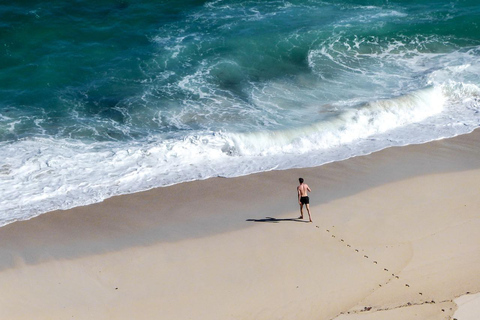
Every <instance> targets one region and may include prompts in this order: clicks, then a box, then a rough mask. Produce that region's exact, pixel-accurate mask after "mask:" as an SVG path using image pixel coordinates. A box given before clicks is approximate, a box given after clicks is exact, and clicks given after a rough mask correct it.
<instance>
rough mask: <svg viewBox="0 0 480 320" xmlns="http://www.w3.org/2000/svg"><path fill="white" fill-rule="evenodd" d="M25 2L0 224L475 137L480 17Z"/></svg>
mask: <svg viewBox="0 0 480 320" xmlns="http://www.w3.org/2000/svg"><path fill="white" fill-rule="evenodd" d="M18 3H19V4H16V3H15V2H12V3H9V4H2V5H0V94H1V99H0V155H1V157H0V194H1V196H0V225H4V224H7V223H10V222H12V221H15V220H24V219H28V218H31V217H33V216H36V215H39V214H41V213H44V212H46V211H50V210H53V209H66V208H71V207H74V206H79V205H84V204H89V203H93V202H98V201H101V200H103V199H105V198H108V197H110V196H113V195H119V194H125V193H132V192H136V191H141V190H146V189H150V188H153V187H158V186H166V185H171V184H175V183H180V182H184V181H190V180H196V179H205V178H208V177H214V176H224V177H233V176H239V175H245V174H249V173H253V172H261V171H267V170H276V169H287V168H294V167H310V166H318V165H321V164H323V163H327V162H331V161H337V160H341V159H345V158H349V157H354V156H358V155H363V154H368V153H371V152H373V151H376V150H380V149H383V148H387V147H390V146H399V145H408V144H414V143H422V142H427V141H431V140H435V139H441V138H445V137H451V136H455V135H458V134H463V133H468V132H470V131H472V130H473V129H475V128H477V127H479V126H480V113H479V111H480V3H479V2H478V1H473V0H470V1H461V0H453V1H434V0H426V1H406V0H403V1H387V0H384V1H380V0H377V1H374V0H372V1H368V0H365V1H360V0H356V1H355V0H349V1H347V0H343V1H329V0H324V1H318V0H297V1H294V0H292V1H286V0H282V1H275V0H273V1H263V0H257V1H253V0H252V1H234V0H216V1H193V0H191V1H187V0H175V1H173V0H172V1H133V0H132V1H103V0H97V1H88V0H77V1H66V0H60V1H18ZM292 183H294V182H292Z"/></svg>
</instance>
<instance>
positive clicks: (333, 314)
mask: <svg viewBox="0 0 480 320" xmlns="http://www.w3.org/2000/svg"><path fill="white" fill-rule="evenodd" d="M479 143H480V131H479V130H477V131H474V132H473V133H470V134H468V135H463V136H457V137H454V138H450V139H445V140H438V141H433V142H430V143H427V144H422V145H410V146H406V147H394V148H388V149H383V150H381V151H378V152H376V153H373V154H370V155H366V156H361V157H356V158H350V159H347V160H344V161H340V162H334V163H329V164H326V165H323V166H320V167H316V168H303V169H289V170H285V171H269V172H263V173H258V174H253V175H248V176H243V177H237V178H211V179H208V180H202V181H193V182H187V183H181V184H177V185H173V186H170V187H162V188H157V189H152V190H149V191H144V192H140V193H135V194H129V195H122V196H117V197H113V198H109V199H107V200H105V201H104V202H102V203H97V204H93V205H89V206H85V207H77V208H73V209H70V210H66V211H54V212H50V213H47V214H42V215H40V216H38V217H36V218H33V219H31V220H26V221H19V222H14V223H11V224H9V225H6V226H4V227H2V228H0V241H1V242H2V248H1V249H0V257H1V258H0V284H1V287H2V288H4V289H3V290H5V292H9V293H12V294H13V295H9V296H8V297H5V298H4V299H3V300H1V301H0V310H1V311H0V315H2V317H6V318H14V319H29V318H31V317H32V316H34V318H36V319H47V318H48V317H50V316H53V315H55V316H58V318H64V317H66V316H71V315H75V318H80V319H86V318H89V319H109V318H115V319H129V318H131V317H133V316H135V317H136V318H137V319H150V318H152V317H153V318H155V317H157V318H158V316H160V315H161V316H163V317H164V318H176V319H188V318H191V317H194V318H196V319H229V318H232V319H237V318H239V319H272V317H273V318H275V317H283V318H288V319H312V317H316V318H319V319H338V320H344V319H345V320H353V319H380V318H381V316H385V315H387V314H388V317H389V319H401V318H402V317H403V318H405V316H406V315H410V313H412V314H413V313H415V314H421V315H426V314H432V315H433V316H432V319H448V318H446V316H451V315H453V313H454V312H455V310H456V305H455V303H454V302H453V299H454V298H457V297H459V296H462V295H464V294H465V293H466V292H467V291H468V292H472V293H476V292H479V291H480V281H479V280H477V279H476V277H475V276H474V275H475V270H478V267H479V266H480V254H479V253H478V252H479V251H480V250H478V249H479V243H480V236H478V235H477V232H475V230H478V228H477V229H476V227H478V226H480V216H479V215H478V213H477V212H476V210H475V208H478V205H479V204H480V203H479V200H477V197H476V192H475V190H477V189H476V188H477V187H478V185H477V181H479V180H478V179H480V150H477V148H476V147H477V146H478V145H479ZM300 176H302V177H304V178H305V180H306V182H307V183H308V184H309V186H310V187H311V188H312V189H313V192H312V193H311V200H312V201H311V208H312V215H313V221H314V223H313V224H309V223H306V220H305V221H299V220H298V219H296V217H298V215H299V212H298V204H297V202H296V191H295V190H296V186H297V183H298V177H300ZM385 269H387V270H388V271H385ZM39 278H41V279H42V280H41V281H39V282H38V283H35V282H34V281H36V279H39ZM7 290H8V291H7ZM47 291H48V292H47ZM19 296H22V297H26V298H25V299H24V301H19V299H16V298H15V297H19ZM67 298H68V299H67ZM158 300H161V302H159V301H158ZM187 301H188V303H187ZM431 301H435V303H431ZM155 302H156V303H155ZM32 305H33V306H35V307H34V308H32V307H30V308H29V307H27V308H26V306H32ZM298 306H302V308H300V309H298ZM369 308H370V309H369ZM187 309H188V310H187ZM442 309H443V310H444V311H441V310H442ZM212 312H214V314H213V315H212ZM479 312H480V311H479ZM376 317H377V318H376ZM378 317H380V318H378ZM412 319H417V318H414V317H412ZM418 319H424V318H421V317H419V318H418ZM458 320H463V319H461V318H459V319H458Z"/></svg>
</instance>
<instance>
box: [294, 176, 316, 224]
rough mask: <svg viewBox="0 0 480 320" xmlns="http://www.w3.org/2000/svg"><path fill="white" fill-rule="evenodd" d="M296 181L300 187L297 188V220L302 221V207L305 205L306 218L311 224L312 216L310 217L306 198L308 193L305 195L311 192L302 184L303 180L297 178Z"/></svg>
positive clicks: (308, 199)
mask: <svg viewBox="0 0 480 320" xmlns="http://www.w3.org/2000/svg"><path fill="white" fill-rule="evenodd" d="M298 181H299V182H300V185H299V186H298V187H297V192H298V204H300V217H299V219H303V205H305V207H306V208H307V213H308V218H309V219H310V222H313V221H312V216H311V215H310V198H308V193H307V192H312V190H311V189H310V187H309V186H308V185H307V184H306V183H303V181H304V180H303V178H299V179H298Z"/></svg>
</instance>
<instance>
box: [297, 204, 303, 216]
mask: <svg viewBox="0 0 480 320" xmlns="http://www.w3.org/2000/svg"><path fill="white" fill-rule="evenodd" d="M298 219H303V203H302V204H300V217H298Z"/></svg>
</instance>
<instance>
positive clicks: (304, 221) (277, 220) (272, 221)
mask: <svg viewBox="0 0 480 320" xmlns="http://www.w3.org/2000/svg"><path fill="white" fill-rule="evenodd" d="M247 221H252V222H269V223H279V222H284V221H290V222H303V223H308V221H306V220H300V219H299V218H287V219H277V218H272V217H266V218H264V219H247Z"/></svg>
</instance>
